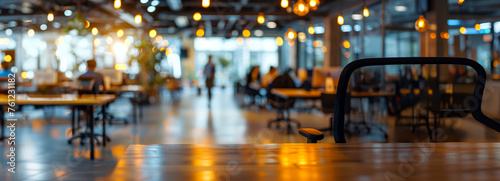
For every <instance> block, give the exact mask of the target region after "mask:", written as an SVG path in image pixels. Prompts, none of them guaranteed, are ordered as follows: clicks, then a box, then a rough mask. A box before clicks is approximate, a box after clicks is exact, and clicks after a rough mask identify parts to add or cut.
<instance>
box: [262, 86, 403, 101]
mask: <svg viewBox="0 0 500 181" xmlns="http://www.w3.org/2000/svg"><path fill="white" fill-rule="evenodd" d="M322 92H324V91H323V90H316V89H312V90H310V91H306V90H304V89H300V88H292V89H291V88H277V89H271V93H273V94H274V95H276V96H278V97H281V98H285V99H289V98H309V99H319V98H320V97H321V93H322ZM331 94H336V92H332V93H331ZM350 95H351V97H357V98H363V97H392V96H395V95H396V94H395V93H392V92H350Z"/></svg>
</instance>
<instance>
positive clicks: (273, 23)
mask: <svg viewBox="0 0 500 181" xmlns="http://www.w3.org/2000/svg"><path fill="white" fill-rule="evenodd" d="M266 26H267V27H268V28H270V29H274V28H276V27H277V24H276V22H274V21H269V22H267V23H266Z"/></svg>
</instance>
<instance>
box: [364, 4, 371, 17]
mask: <svg viewBox="0 0 500 181" xmlns="http://www.w3.org/2000/svg"><path fill="white" fill-rule="evenodd" d="M363 16H364V17H368V16H370V10H368V8H367V7H366V6H365V8H363Z"/></svg>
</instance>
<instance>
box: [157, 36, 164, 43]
mask: <svg viewBox="0 0 500 181" xmlns="http://www.w3.org/2000/svg"><path fill="white" fill-rule="evenodd" d="M162 41H163V37H162V36H161V35H158V36H156V38H155V42H156V43H160V42H162Z"/></svg>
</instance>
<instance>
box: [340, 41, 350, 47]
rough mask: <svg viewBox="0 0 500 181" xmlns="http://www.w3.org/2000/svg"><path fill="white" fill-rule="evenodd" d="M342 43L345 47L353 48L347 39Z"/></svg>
mask: <svg viewBox="0 0 500 181" xmlns="http://www.w3.org/2000/svg"><path fill="white" fill-rule="evenodd" d="M342 44H343V45H344V48H351V43H350V42H349V41H347V40H345V41H344V42H343V43H342Z"/></svg>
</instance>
